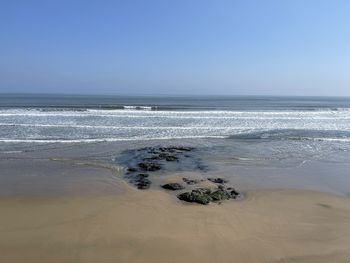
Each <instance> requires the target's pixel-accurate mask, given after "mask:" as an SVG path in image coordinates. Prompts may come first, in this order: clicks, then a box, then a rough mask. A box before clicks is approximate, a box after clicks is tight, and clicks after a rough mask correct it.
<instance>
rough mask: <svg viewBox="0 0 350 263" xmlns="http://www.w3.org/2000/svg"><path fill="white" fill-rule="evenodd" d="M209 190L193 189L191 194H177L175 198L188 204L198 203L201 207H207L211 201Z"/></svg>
mask: <svg viewBox="0 0 350 263" xmlns="http://www.w3.org/2000/svg"><path fill="white" fill-rule="evenodd" d="M210 193H211V191H210V189H203V188H200V189H195V190H192V192H186V193H182V194H179V195H178V196H177V198H179V199H180V200H182V201H186V202H190V203H198V204H202V205H207V204H209V203H210V201H212V198H211V197H210Z"/></svg>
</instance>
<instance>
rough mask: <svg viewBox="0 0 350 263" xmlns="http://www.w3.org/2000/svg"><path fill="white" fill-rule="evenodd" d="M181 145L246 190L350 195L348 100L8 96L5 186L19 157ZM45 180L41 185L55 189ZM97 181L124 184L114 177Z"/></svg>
mask: <svg viewBox="0 0 350 263" xmlns="http://www.w3.org/2000/svg"><path fill="white" fill-rule="evenodd" d="M173 144H182V145H188V146H193V147H195V148H196V149H197V150H196V154H197V156H196V158H198V160H201V163H202V164H204V165H205V166H206V167H207V168H208V170H207V171H206V172H205V171H197V172H199V173H204V174H202V176H204V177H205V176H207V174H211V173H213V174H215V176H221V177H226V178H227V179H229V180H230V182H232V183H233V184H234V185H236V186H237V187H238V188H239V189H241V190H249V189H254V188H260V187H267V188H271V187H272V188H279V187H282V188H306V189H311V190H318V191H326V192H331V193H337V194H339V193H340V194H349V193H350V176H349V170H350V98H317V97H173V98H166V97H118V96H53V95H50V96H49V95H36V96H31V95H1V96H0V157H2V158H1V160H2V169H3V170H4V171H5V172H4V174H3V176H5V178H7V179H6V180H9V181H10V182H11V183H7V184H6V180H5V182H4V181H2V185H3V189H5V190H4V191H5V192H6V191H7V192H13V191H14V188H16V187H17V188H18V187H19V186H18V182H22V177H23V176H25V174H24V175H22V172H21V171H23V170H26V169H27V168H19V169H18V168H17V167H18V165H23V162H17V158H18V156H22V157H23V156H29V158H38V160H41V159H42V158H44V159H45V158H64V159H67V158H68V159H70V158H72V160H75V159H79V160H81V159H82V160H85V161H84V162H90V161H92V162H93V163H99V162H107V163H103V165H120V164H119V163H117V162H116V160H117V159H118V158H117V157H118V155H119V154H120V153H121V152H123V151H124V150H127V149H130V148H133V149H135V148H141V147H145V146H157V145H158V146H159V145H173ZM22 157H21V158H22ZM11 158H14V159H11ZM84 158H85V159H84ZM11 160H12V161H13V162H14V163H13V165H12V166H11V165H10V164H11V162H12V161H11ZM30 160H32V159H30ZM9 165H10V166H11V167H8V166H9ZM6 167H7V168H6ZM182 168H183V170H184V171H186V170H190V169H189V168H190V167H186V166H184V167H182ZM187 168H188V169H187ZM6 169H7V170H6ZM43 169H44V170H45V169H46V168H45V167H44V168H43ZM6 171H7V172H6ZM45 171H46V170H45ZM33 173H34V174H35V175H36V171H33ZM45 174H46V173H45ZM18 177H19V178H21V179H17V178H18ZM25 178H26V180H28V178H27V177H25ZM30 178H37V176H34V175H33V176H31V177H30ZM40 178H41V179H40V180H39V179H38V180H39V181H40V183H38V181H34V183H33V189H36V187H37V186H38V185H39V186H42V188H43V189H47V187H46V185H45V184H43V183H42V177H40ZM45 178H46V177H45ZM57 178H59V180H58V181H60V180H63V181H64V180H65V179H64V178H65V177H61V176H59V175H58V176H57ZM0 180H3V179H0ZM26 180H24V181H23V182H26ZM47 180H48V182H49V183H48V184H52V181H51V180H49V178H47ZM84 180H85V179H83V178H81V179H79V181H77V182H78V185H81V184H82V182H83V181H84ZM96 180H97V181H98V182H100V181H101V180H105V181H106V182H109V183H108V187H110V188H113V187H117V186H116V185H114V184H113V182H115V178H113V176H112V177H111V178H106V177H103V178H101V177H100V176H97V177H96ZM87 181H88V180H87ZM111 182H112V183H111ZM110 183H111V185H110ZM62 184H63V185H65V184H66V183H62ZM67 184H68V185H71V184H72V182H69V183H67ZM54 185H55V187H56V185H57V183H54ZM87 185H88V183H87ZM22 188H23V189H22ZM22 188H21V189H22V190H23V192H26V191H27V188H28V186H27V185H26V184H25V185H23V187H22ZM92 188H95V186H94V187H92ZM62 189H66V187H63V188H62ZM22 190H21V191H22ZM21 191H20V192H21ZM44 191H45V190H44ZM1 192H2V190H1V188H0V193H1Z"/></svg>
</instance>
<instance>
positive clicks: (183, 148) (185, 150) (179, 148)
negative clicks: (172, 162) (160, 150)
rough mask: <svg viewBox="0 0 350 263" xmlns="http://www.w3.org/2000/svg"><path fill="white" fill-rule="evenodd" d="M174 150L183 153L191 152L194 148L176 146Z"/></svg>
mask: <svg viewBox="0 0 350 263" xmlns="http://www.w3.org/2000/svg"><path fill="white" fill-rule="evenodd" d="M172 149H174V150H177V151H181V152H190V151H192V150H193V149H194V148H192V147H183V146H174V147H172Z"/></svg>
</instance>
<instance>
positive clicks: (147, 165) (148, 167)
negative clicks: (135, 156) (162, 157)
mask: <svg viewBox="0 0 350 263" xmlns="http://www.w3.org/2000/svg"><path fill="white" fill-rule="evenodd" d="M138 166H139V167H140V168H142V169H143V170H145V171H158V170H160V169H161V168H162V167H161V165H160V164H158V163H154V162H142V163H139V164H138Z"/></svg>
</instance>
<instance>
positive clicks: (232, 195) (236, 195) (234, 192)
mask: <svg viewBox="0 0 350 263" xmlns="http://www.w3.org/2000/svg"><path fill="white" fill-rule="evenodd" d="M230 194H231V197H232V198H233V199H236V198H238V197H240V196H241V194H240V193H239V192H237V191H236V190H235V189H233V190H231V192H230Z"/></svg>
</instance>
